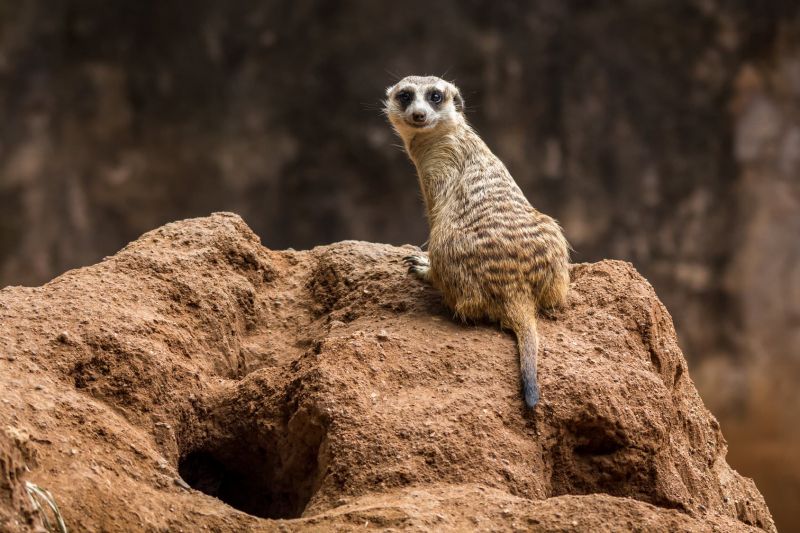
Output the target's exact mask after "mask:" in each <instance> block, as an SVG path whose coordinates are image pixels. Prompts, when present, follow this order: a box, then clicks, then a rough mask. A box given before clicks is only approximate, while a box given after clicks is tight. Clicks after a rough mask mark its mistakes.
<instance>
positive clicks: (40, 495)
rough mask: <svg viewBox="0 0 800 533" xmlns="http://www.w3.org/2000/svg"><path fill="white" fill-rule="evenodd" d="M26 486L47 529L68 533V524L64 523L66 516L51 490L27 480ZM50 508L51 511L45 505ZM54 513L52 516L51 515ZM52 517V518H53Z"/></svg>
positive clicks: (57, 532)
mask: <svg viewBox="0 0 800 533" xmlns="http://www.w3.org/2000/svg"><path fill="white" fill-rule="evenodd" d="M25 488H26V489H27V490H28V496H29V497H30V499H31V503H32V504H33V507H34V508H35V509H36V511H37V512H38V513H39V515H40V516H41V517H42V523H43V524H44V527H45V528H46V529H47V531H50V532H54V533H67V525H66V524H65V523H64V518H63V517H62V516H61V511H60V510H59V508H58V505H56V500H55V498H53V495H52V494H50V491H48V490H45V489H43V488H41V487H40V486H38V485H36V484H34V483H31V482H30V481H26V482H25ZM42 502H44V504H46V506H47V507H48V508H49V509H50V513H48V512H47V510H46V509H45V505H43V504H42ZM50 515H52V517H51V516H50ZM51 518H52V520H51Z"/></svg>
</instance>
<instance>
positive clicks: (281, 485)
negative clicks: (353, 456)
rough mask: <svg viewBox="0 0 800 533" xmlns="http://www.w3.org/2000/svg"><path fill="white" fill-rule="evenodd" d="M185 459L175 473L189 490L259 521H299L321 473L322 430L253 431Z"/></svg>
mask: <svg viewBox="0 0 800 533" xmlns="http://www.w3.org/2000/svg"><path fill="white" fill-rule="evenodd" d="M251 429H252V430H253V431H252V432H250V431H248V432H244V434H245V435H246V436H245V438H241V433H240V434H239V435H236V436H229V437H228V438H225V439H223V440H222V441H218V442H217V443H216V444H215V445H211V446H208V445H207V446H204V447H203V448H200V449H196V450H192V451H190V452H188V453H186V454H185V455H184V456H183V457H182V458H181V459H180V462H179V463H178V472H179V473H180V475H181V477H182V478H183V480H184V481H186V483H188V484H189V486H191V487H192V488H193V489H195V490H199V491H201V492H203V493H205V494H208V495H209V496H213V497H215V498H217V499H219V500H221V501H223V502H225V503H227V504H228V505H230V506H231V507H233V508H235V509H238V510H240V511H243V512H245V513H247V514H250V515H253V516H258V517H261V518H272V519H279V518H283V519H290V518H299V517H300V516H302V514H303V511H304V510H305V508H306V506H307V505H308V502H309V501H310V500H311V497H312V496H313V495H314V492H315V491H316V489H317V488H318V487H319V483H320V480H321V476H322V474H323V473H324V470H323V469H321V468H320V464H319V463H320V460H319V456H320V449H321V446H322V443H323V441H324V437H325V434H324V430H323V429H322V427H320V426H319V425H316V424H299V425H296V426H295V427H294V429H299V430H300V431H299V432H291V433H290V434H289V435H283V436H282V437H284V438H279V435H276V434H270V435H264V434H261V435H259V434H258V429H257V428H251Z"/></svg>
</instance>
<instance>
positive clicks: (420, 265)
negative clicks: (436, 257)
mask: <svg viewBox="0 0 800 533" xmlns="http://www.w3.org/2000/svg"><path fill="white" fill-rule="evenodd" d="M403 263H405V264H406V265H407V266H408V273H409V274H413V275H414V276H416V277H418V278H419V279H421V280H423V281H428V279H429V277H430V269H431V264H430V262H429V261H428V258H427V257H425V256H423V255H407V256H405V257H404V258H403Z"/></svg>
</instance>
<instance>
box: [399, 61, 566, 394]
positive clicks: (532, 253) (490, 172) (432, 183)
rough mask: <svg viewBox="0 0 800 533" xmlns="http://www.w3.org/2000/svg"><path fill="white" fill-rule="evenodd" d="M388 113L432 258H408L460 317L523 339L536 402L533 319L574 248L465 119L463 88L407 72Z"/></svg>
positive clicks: (559, 288)
mask: <svg viewBox="0 0 800 533" xmlns="http://www.w3.org/2000/svg"><path fill="white" fill-rule="evenodd" d="M385 113H386V115H387V116H388V118H389V121H390V122H391V124H392V126H393V128H394V130H395V131H396V132H397V134H398V135H399V136H400V138H401V139H402V141H403V144H404V145H405V149H406V153H407V154H408V156H409V157H410V159H411V161H412V162H413V163H414V166H415V167H416V169H417V176H418V178H419V185H420V188H421V189H422V196H423V199H424V202H425V208H426V212H427V218H428V226H429V229H430V236H429V238H428V255H427V256H425V255H424V254H419V255H411V256H408V257H405V258H404V261H405V262H406V264H407V265H408V269H409V272H410V273H412V274H414V275H416V276H417V277H419V278H420V279H422V280H423V281H425V282H428V283H430V284H431V285H433V287H435V288H436V289H438V290H439V291H440V292H441V294H442V297H443V300H444V303H445V305H446V306H447V307H449V308H450V309H451V310H452V311H453V312H454V313H455V315H456V316H457V317H459V318H461V319H463V320H481V319H487V318H488V319H489V320H491V321H495V322H499V323H500V325H501V327H503V328H506V329H510V330H512V331H513V332H514V334H515V335H516V338H517V346H518V349H519V357H520V370H521V374H522V390H523V394H524V398H525V402H526V404H527V405H528V406H530V407H534V406H535V405H536V403H537V402H538V401H539V385H538V382H537V375H536V359H537V352H538V349H539V338H538V333H537V328H536V320H537V315H538V313H539V312H540V311H542V310H549V309H553V308H557V307H559V306H561V305H562V304H563V302H564V301H565V299H566V295H567V291H568V288H569V268H568V265H569V244H568V243H567V240H566V238H565V237H564V234H563V232H562V230H561V227H560V226H559V224H558V223H557V222H556V221H555V220H554V219H553V218H551V217H549V216H547V215H545V214H543V213H540V212H539V211H537V210H536V209H534V208H533V207H532V206H531V204H530V203H529V202H528V200H527V199H526V198H525V196H524V195H523V193H522V191H521V190H520V188H519V186H518V185H517V184H516V182H515V181H514V179H513V178H512V177H511V174H510V173H509V172H508V170H507V169H506V167H505V165H504V164H503V163H502V162H501V161H500V159H498V158H497V156H495V155H494V154H493V153H492V151H491V150H489V148H488V147H487V146H486V144H485V143H484V142H483V140H482V139H481V138H480V136H479V135H478V134H477V133H476V132H475V130H473V129H472V127H470V125H469V124H468V123H467V120H466V118H465V116H464V99H463V98H462V96H461V92H460V91H459V89H458V88H457V87H456V86H455V85H453V84H452V83H449V82H447V81H445V80H443V79H441V78H437V77H434V76H427V77H421V76H408V77H406V78H403V79H402V80H400V81H399V82H398V83H397V84H395V85H393V86H391V87H389V88H388V89H387V90H386V101H385Z"/></svg>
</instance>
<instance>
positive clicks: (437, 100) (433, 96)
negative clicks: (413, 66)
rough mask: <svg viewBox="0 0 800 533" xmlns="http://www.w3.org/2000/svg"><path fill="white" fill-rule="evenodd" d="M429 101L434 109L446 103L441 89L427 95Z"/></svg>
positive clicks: (432, 90)
mask: <svg viewBox="0 0 800 533" xmlns="http://www.w3.org/2000/svg"><path fill="white" fill-rule="evenodd" d="M425 96H426V97H427V99H428V101H429V102H430V103H431V104H433V107H434V108H438V107H439V106H440V105H441V103H442V102H443V101H444V94H442V91H440V90H439V89H431V90H430V91H428V92H427V94H426V95H425Z"/></svg>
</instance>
